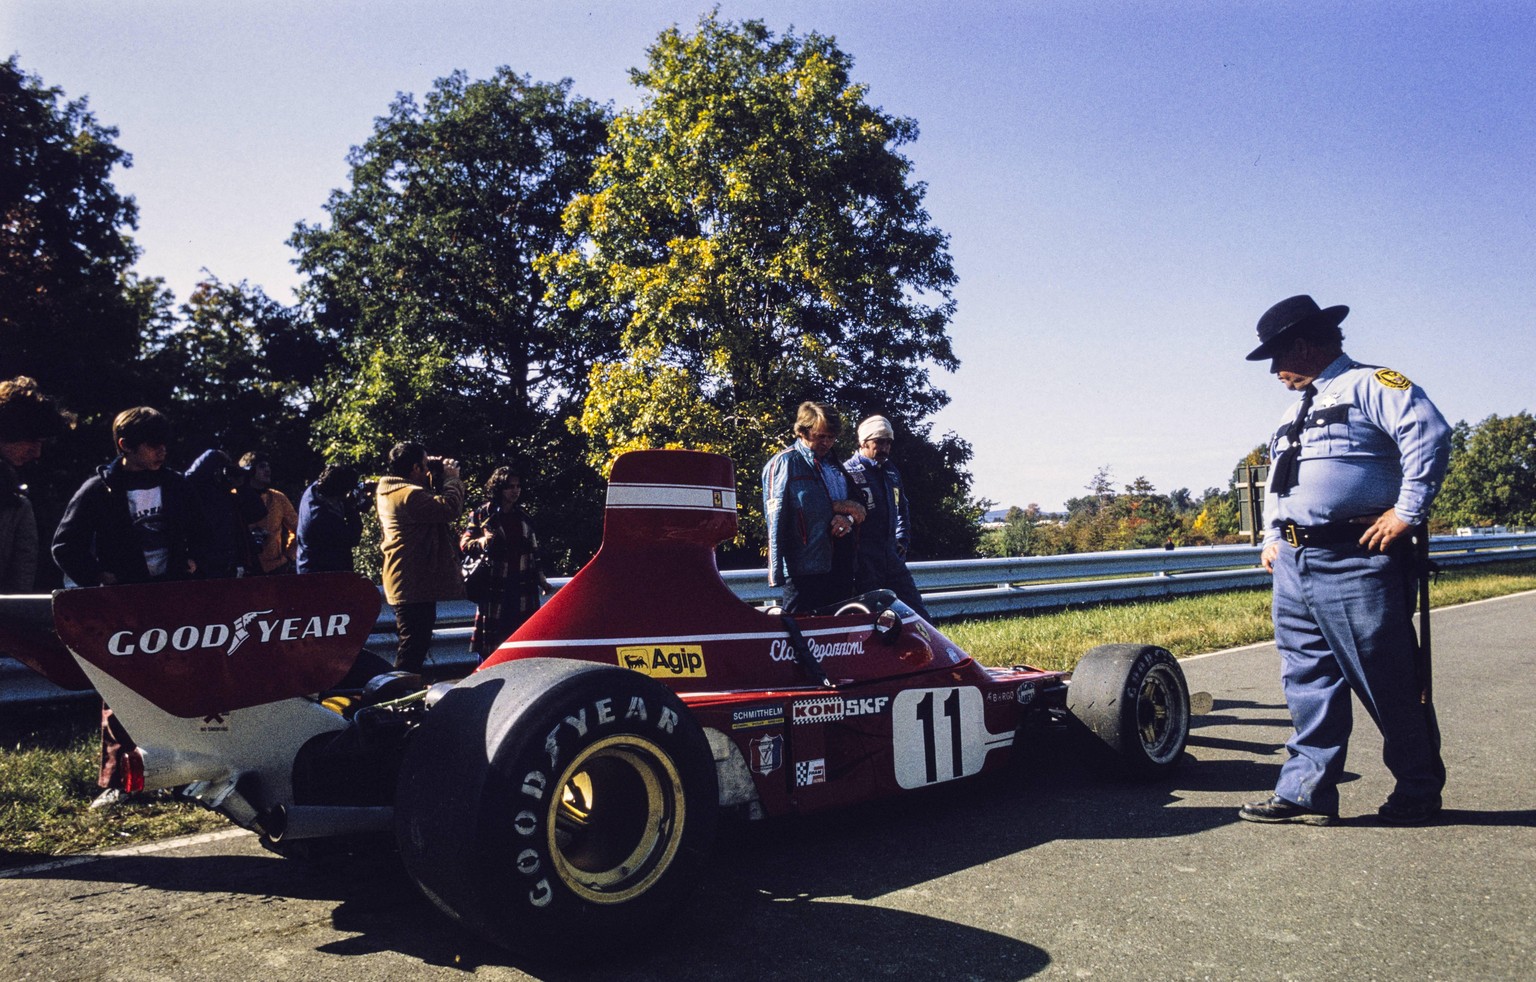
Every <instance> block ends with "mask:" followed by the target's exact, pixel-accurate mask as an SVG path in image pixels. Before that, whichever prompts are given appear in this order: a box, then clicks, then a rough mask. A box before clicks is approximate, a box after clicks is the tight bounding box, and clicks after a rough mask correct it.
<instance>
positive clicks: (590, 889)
mask: <svg viewBox="0 0 1536 982" xmlns="http://www.w3.org/2000/svg"><path fill="white" fill-rule="evenodd" d="M718 795H719V793H718V790H717V786H716V779H715V767H714V759H713V756H712V754H711V753H710V749H709V743H708V740H707V739H706V737H705V735H704V731H703V730H702V729H701V728H700V727H699V725H698V723H697V722H696V721H695V720H694V719H693V717H692V716H691V715H690V713H689V712H688V710H687V709H686V708H685V707H684V706H683V705H682V703H681V702H680V701H679V700H678V698H677V697H676V696H675V695H674V694H673V693H672V692H671V691H670V690H668V689H667V688H666V687H664V686H663V685H661V684H660V683H658V682H656V681H654V680H652V679H650V678H648V677H646V676H644V675H641V674H640V673H638V672H634V671H630V670H627V669H621V668H618V667H614V666H607V665H600V664H594V663H591V662H580V661H565V660H560V659H545V658H534V659H526V660H522V661H515V662H508V663H505V664H502V665H498V666H495V667H494V668H489V669H485V670H483V671H480V672H476V673H475V674H474V675H472V676H470V677H469V678H468V679H466V680H465V681H464V682H461V683H460V684H459V685H457V686H455V687H454V688H453V689H452V690H450V691H449V692H448V693H447V694H446V695H444V696H443V698H442V699H441V700H440V701H439V702H438V703H437V705H435V706H434V707H433V708H432V709H431V710H430V711H429V712H428V714H427V716H426V719H425V720H424V722H423V724H422V726H421V727H420V728H419V729H418V730H417V731H416V732H415V733H414V734H413V735H412V740H411V743H410V745H409V746H408V747H407V749H406V753H405V758H404V762H403V765H402V768H401V772H400V783H399V787H398V793H397V797H396V805H395V832H396V837H397V839H398V841H399V845H400V852H401V855H402V857H403V859H404V862H405V867H406V869H407V871H408V872H409V873H410V875H411V877H412V878H413V879H414V880H415V881H416V883H417V885H418V886H420V888H421V889H422V891H423V892H424V893H425V894H426V895H427V897H429V898H430V899H431V900H432V901H433V902H434V903H435V904H436V905H437V906H438V907H440V908H441V909H442V910H443V911H445V912H446V913H447V914H448V915H449V916H450V917H452V918H454V919H455V920H457V921H459V922H460V923H462V924H464V925H465V926H466V927H468V928H470V929H471V930H472V931H474V932H476V933H477V934H479V935H481V936H482V937H484V938H486V939H487V940H489V941H492V942H494V943H496V944H499V945H502V946H504V947H507V948H510V949H513V950H515V951H520V952H526V953H529V954H534V955H540V954H551V953H554V952H562V953H563V954H564V955H566V956H569V955H570V954H571V953H572V952H573V951H577V952H590V951H593V950H594V949H597V948H601V947H605V946H611V945H614V944H618V943H621V942H623V941H625V940H627V939H631V938H634V937H635V936H636V935H638V934H640V933H642V932H644V931H645V929H646V928H647V927H649V926H651V925H653V924H655V923H656V922H657V921H658V920H659V919H660V918H661V917H662V916H663V915H664V914H665V913H666V912H667V911H668V909H669V908H671V907H672V905H673V904H675V903H676V902H677V901H678V900H680V899H681V898H682V897H683V896H684V895H686V893H687V892H688V891H689V890H690V889H691V887H692V886H693V883H694V881H695V879H696V878H697V875H698V873H699V870H700V868H701V866H702V863H703V861H704V859H705V858H706V856H707V854H708V851H709V848H710V846H711V845H712V843H713V840H714V833H715V824H716V819H717V817H718V812H719V797H718Z"/></svg>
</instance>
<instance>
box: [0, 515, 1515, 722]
mask: <svg viewBox="0 0 1536 982" xmlns="http://www.w3.org/2000/svg"><path fill="white" fill-rule="evenodd" d="M1259 552H1260V549H1259V547H1258V546H1192V547H1186V548H1182V549H1132V550H1125V551H1120V552H1090V553H1076V554H1073V555H1068V556H1025V557H1021V558H1014V559H964V560H953V561H949V562H915V563H912V564H911V565H910V567H909V568H910V569H911V570H912V578H913V580H915V581H916V583H917V587H918V589H919V590H920V591H922V594H923V602H924V603H925V604H927V606H928V610H929V613H931V614H932V615H933V616H934V618H935V619H936V620H948V619H953V618H958V617H983V616H990V615H996V614H1010V613H1011V614H1017V613H1023V612H1026V611H1030V610H1041V609H1048V608H1052V607H1065V606H1072V605H1078V604H1093V603H1103V602H1106V601H1117V600H1144V599H1152V598H1157V597H1169V596H1178V595H1183V594H1192V593H1212V592H1217V591H1221V590H1236V589H1245V588H1254V587H1260V586H1267V585H1268V584H1269V574H1268V573H1266V572H1265V571H1264V570H1263V568H1262V567H1261V566H1260V565H1259ZM1430 556H1431V558H1432V559H1433V560H1434V561H1435V562H1436V563H1438V564H1439V565H1441V566H1442V567H1452V566H1468V565H1474V564H1481V563H1492V562H1505V561H1510V560H1519V559H1531V558H1536V533H1532V532H1526V533H1516V532H1511V533H1505V534H1498V535H1471V536H1458V535H1445V536H1435V537H1434V538H1432V539H1430ZM721 576H722V578H723V579H724V580H725V582H726V585H727V586H729V587H730V588H731V590H732V591H733V592H735V594H736V595H737V596H738V597H740V598H741V599H742V600H745V601H746V602H747V603H750V604H757V605H765V604H771V603H775V602H777V600H778V595H779V591H778V590H777V589H776V588H774V587H770V586H769V585H768V572H767V570H762V569H749V570H726V571H724V572H722V573H721ZM568 582H569V578H568V577H552V578H551V579H550V583H551V584H552V585H553V586H555V587H556V588H557V589H558V588H559V587H561V586H564V585H565V584H566V583H568ZM18 600H20V601H22V602H23V603H24V604H25V605H26V608H27V609H28V610H30V611H31V614H30V615H29V616H34V615H35V616H40V617H42V616H46V612H47V610H48V609H49V604H50V598H49V597H47V596H36V597H27V598H10V599H9V604H11V605H15V604H16V603H17V601H18ZM12 609H13V610H14V609H21V608H19V607H15V606H12ZM474 619H475V607H474V605H473V604H471V603H469V602H468V601H463V600H458V601H449V602H445V603H441V604H438V606H437V630H436V631H435V632H434V633H433V636H432V649H431V651H430V653H429V654H428V656H427V669H428V671H430V672H434V673H436V674H439V675H451V674H452V673H454V672H460V671H463V672H467V671H468V670H469V669H471V668H473V667H474V665H475V658H474V656H473V655H472V654H471V653H470V651H469V638H470V635H471V633H472V632H473V624H474ZM367 647H368V648H369V649H370V650H372V651H374V652H375V653H377V654H379V655H382V656H384V657H385V658H386V659H392V656H393V653H394V650H395V617H394V612H393V611H392V610H390V608H389V606H388V605H385V607H384V608H383V610H382V611H380V613H379V620H378V623H377V624H375V625H374V631H373V633H372V634H371V635H369V637H368V642H367ZM81 695H82V694H81V693H72V692H66V691H64V690H62V689H60V688H58V687H57V686H55V685H53V684H52V683H51V682H48V681H47V680H46V679H43V678H41V677H40V676H38V675H36V674H35V673H34V672H32V670H31V669H29V668H27V667H25V666H24V665H21V664H20V663H18V662H16V661H13V660H12V659H10V658H6V657H3V656H0V706H4V705H16V704H22V703H38V702H49V701H55V700H60V699H70V698H80V697H81ZM87 696H88V694H87Z"/></svg>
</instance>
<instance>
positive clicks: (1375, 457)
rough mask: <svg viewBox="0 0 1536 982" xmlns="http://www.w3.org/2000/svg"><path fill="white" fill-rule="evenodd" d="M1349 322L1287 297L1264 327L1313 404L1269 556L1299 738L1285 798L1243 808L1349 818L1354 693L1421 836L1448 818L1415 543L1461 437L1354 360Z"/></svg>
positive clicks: (1264, 818) (1304, 404)
mask: <svg viewBox="0 0 1536 982" xmlns="http://www.w3.org/2000/svg"><path fill="white" fill-rule="evenodd" d="M1348 313H1349V308H1348V307H1344V306H1338V307H1329V308H1327V309H1326V310H1322V309H1319V308H1318V306H1317V304H1316V303H1315V302H1314V301H1313V300H1312V298H1311V297H1309V296H1296V297H1291V298H1289V299H1287V300H1282V301H1281V302H1279V303H1277V304H1275V305H1274V306H1273V307H1271V308H1270V309H1269V310H1268V311H1266V312H1265V314H1264V316H1263V317H1261V318H1260V319H1259V325H1258V333H1259V341H1260V344H1259V346H1258V347H1257V348H1255V349H1254V350H1253V352H1252V353H1251V354H1249V355H1248V360H1249V361H1259V360H1261V359H1265V358H1267V359H1270V371H1271V372H1273V373H1274V374H1275V375H1276V376H1278V377H1279V379H1280V383H1281V384H1282V385H1284V386H1285V387H1286V388H1288V389H1290V390H1292V391H1294V392H1300V393H1302V398H1301V401H1300V402H1299V403H1298V404H1297V405H1296V406H1294V407H1292V408H1290V409H1288V410H1287V411H1286V413H1285V414H1284V416H1283V417H1282V419H1281V424H1280V427H1279V429H1278V430H1277V431H1276V432H1275V435H1274V437H1273V439H1272V440H1271V442H1270V459H1271V461H1272V464H1271V468H1270V483H1269V486H1268V488H1267V490H1266V494H1265V496H1264V522H1265V529H1264V548H1263V552H1262V559H1263V563H1264V568H1265V569H1266V570H1268V571H1269V572H1270V573H1271V574H1273V576H1274V605H1273V610H1274V624H1275V644H1276V646H1277V647H1278V648H1279V649H1280V655H1281V679H1282V682H1283V684H1284V688H1285V701H1286V705H1287V706H1288V707H1289V708H1290V712H1291V720H1292V722H1293V724H1294V725H1295V728H1296V732H1295V735H1294V736H1293V737H1292V738H1291V739H1290V741H1289V742H1288V743H1287V744H1286V749H1287V750H1289V751H1290V757H1289V759H1288V760H1286V762H1285V764H1284V765H1283V766H1282V767H1281V769H1280V779H1279V781H1278V782H1277V783H1276V786H1275V793H1274V795H1273V796H1272V797H1271V798H1269V799H1268V800H1267V801H1260V802H1253V803H1250V804H1246V805H1244V806H1243V807H1242V809H1241V810H1240V811H1239V812H1238V815H1239V817H1241V818H1243V819H1246V820H1248V821H1250V822H1301V823H1305V824H1308V825H1328V824H1330V823H1331V822H1333V821H1334V820H1335V819H1336V818H1337V817H1338V811H1339V792H1338V783H1339V779H1340V777H1341V775H1342V774H1343V771H1344V757H1345V751H1346V748H1347V745H1348V742H1349V733H1350V726H1351V717H1350V693H1351V691H1353V692H1354V694H1355V695H1356V696H1358V697H1359V699H1360V701H1361V703H1362V704H1364V706H1365V709H1366V712H1368V713H1369V714H1370V716H1371V719H1372V720H1374V721H1375V723H1376V726H1377V728H1378V729H1379V730H1380V731H1381V735H1382V743H1383V750H1382V756H1383V758H1384V761H1385V763H1386V765H1387V769H1388V770H1389V771H1391V773H1392V776H1393V778H1395V779H1396V787H1395V789H1394V790H1393V791H1392V794H1391V795H1390V796H1389V797H1388V798H1387V800H1386V803H1384V804H1383V805H1382V806H1381V807H1380V808H1379V809H1377V814H1378V816H1379V817H1380V818H1381V820H1382V821H1385V822H1388V823H1391V824H1395V825H1419V824H1422V823H1424V822H1427V821H1429V820H1430V819H1432V818H1433V817H1434V816H1435V815H1436V813H1438V812H1439V811H1440V793H1441V789H1442V788H1443V787H1444V785H1445V765H1444V764H1443V763H1442V761H1441V759H1440V732H1439V727H1438V726H1437V724H1436V721H1435V716H1434V710H1433V707H1432V706H1430V705H1429V704H1428V700H1427V699H1425V698H1423V697H1422V695H1421V693H1422V692H1423V685H1422V681H1421V679H1420V678H1419V674H1420V673H1419V670H1418V669H1417V667H1416V662H1415V657H1414V655H1415V651H1416V648H1417V640H1416V638H1415V635H1414V630H1413V620H1412V618H1413V604H1414V588H1415V586H1416V583H1417V577H1418V575H1419V570H1418V566H1417V562H1416V557H1415V555H1414V551H1413V547H1412V539H1413V535H1414V534H1418V535H1424V534H1426V529H1425V522H1426V520H1427V519H1428V516H1429V507H1430V503H1431V502H1432V501H1433V500H1434V497H1435V493H1436V492H1437V491H1438V490H1439V489H1440V482H1441V479H1442V478H1443V477H1444V476H1445V468H1446V462H1447V459H1448V458H1449V456H1450V440H1451V431H1450V427H1449V426H1447V425H1446V422H1445V419H1444V417H1442V416H1441V415H1440V412H1439V410H1437V409H1436V408H1435V406H1434V404H1433V403H1431V402H1430V401H1429V397H1428V396H1426V395H1425V394H1424V391H1423V390H1422V389H1420V388H1419V387H1418V386H1416V385H1414V384H1413V383H1412V382H1410V381H1408V379H1406V378H1404V377H1403V376H1402V375H1400V374H1399V373H1397V372H1395V371H1392V370H1391V369H1387V368H1379V367H1377V366H1374V365H1362V364H1360V363H1359V362H1356V361H1355V360H1353V359H1352V358H1350V357H1349V356H1348V355H1346V354H1345V353H1344V350H1343V342H1344V335H1343V333H1342V332H1341V331H1340V330H1339V324H1340V322H1341V321H1343V320H1344V317H1345V315H1347V314H1348Z"/></svg>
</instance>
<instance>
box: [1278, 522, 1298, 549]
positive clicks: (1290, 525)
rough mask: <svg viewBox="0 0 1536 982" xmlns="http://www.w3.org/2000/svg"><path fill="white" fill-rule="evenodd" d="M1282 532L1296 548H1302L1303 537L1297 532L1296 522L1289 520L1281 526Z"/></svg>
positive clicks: (1286, 539)
mask: <svg viewBox="0 0 1536 982" xmlns="http://www.w3.org/2000/svg"><path fill="white" fill-rule="evenodd" d="M1280 534H1281V535H1284V536H1285V541H1287V542H1289V543H1290V544H1291V545H1293V546H1295V547H1296V548H1298V549H1300V548H1301V537H1300V536H1298V535H1297V534H1296V523H1295V522H1287V523H1286V524H1284V525H1282V526H1281V527H1280Z"/></svg>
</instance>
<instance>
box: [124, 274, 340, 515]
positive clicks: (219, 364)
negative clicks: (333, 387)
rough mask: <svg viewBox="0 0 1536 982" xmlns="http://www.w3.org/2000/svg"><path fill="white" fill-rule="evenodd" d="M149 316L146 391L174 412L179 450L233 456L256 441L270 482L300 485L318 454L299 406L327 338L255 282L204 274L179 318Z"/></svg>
mask: <svg viewBox="0 0 1536 982" xmlns="http://www.w3.org/2000/svg"><path fill="white" fill-rule="evenodd" d="M156 320H157V327H156V329H155V330H154V331H153V332H152V334H151V336H150V337H149V338H148V339H147V342H146V345H145V348H146V361H147V363H148V364H149V366H150V367H151V368H152V369H153V370H154V373H155V375H156V377H158V378H159V379H162V380H163V382H162V385H163V394H161V395H159V396H158V397H157V398H156V399H155V400H154V401H155V402H156V403H158V404H162V405H164V406H165V407H166V408H167V410H168V411H170V412H171V413H172V414H173V416H174V417H175V418H176V420H177V423H178V426H177V432H178V436H179V437H180V438H181V443H182V444H183V445H184V446H185V447H186V448H187V451H188V452H189V453H192V454H195V453H198V452H200V451H202V450H206V449H210V448H218V449H222V450H226V451H228V452H229V454H230V456H231V457H233V458H235V459H239V457H240V455H241V454H242V453H244V452H245V451H247V450H264V451H266V452H267V453H269V454H270V455H271V457H272V460H273V472H274V475H275V478H276V482H277V484H278V486H279V487H281V488H283V489H284V490H286V491H288V492H289V494H290V495H292V494H294V493H297V492H299V491H302V489H303V486H304V484H305V483H307V482H308V481H310V480H313V479H314V478H315V477H316V476H317V474H318V473H319V469H320V465H321V464H323V463H324V461H323V460H322V459H320V457H319V455H317V454H316V453H315V451H314V450H313V449H312V448H311V434H310V424H309V411H310V407H311V406H312V405H313V404H314V398H315V387H316V385H318V383H319V382H320V379H321V374H322V371H323V366H324V365H326V364H329V363H330V361H331V359H332V357H333V355H334V347H335V346H334V344H333V343H330V339H328V338H326V337H325V336H324V335H321V334H318V333H316V332H315V331H314V330H313V329H312V327H311V326H310V325H309V324H308V322H306V321H305V320H303V319H302V318H301V317H300V316H299V312H298V310H297V308H294V307H286V306H284V305H282V304H280V303H278V302H277V301H275V300H273V299H271V298H270V297H268V296H267V295H266V293H264V292H263V291H262V290H261V289H260V288H259V287H254V286H251V285H249V284H248V283H246V282H245V281H243V280H242V281H241V282H239V283H233V284H231V283H225V282H223V281H222V280H220V279H219V278H218V277H216V276H212V275H209V276H208V277H207V278H206V279H204V280H203V281H202V282H201V283H199V284H198V285H197V286H196V287H195V288H194V289H193V291H192V295H191V297H189V298H188V299H187V302H186V303H185V304H183V305H182V306H181V310H180V317H179V318H177V319H175V320H171V319H169V318H168V317H165V316H163V315H162V316H161V317H159V318H157V319H156ZM188 462H189V461H188ZM184 463H186V462H184Z"/></svg>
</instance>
